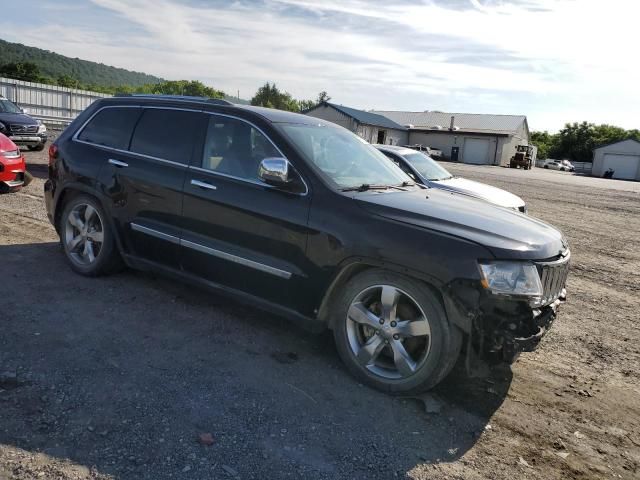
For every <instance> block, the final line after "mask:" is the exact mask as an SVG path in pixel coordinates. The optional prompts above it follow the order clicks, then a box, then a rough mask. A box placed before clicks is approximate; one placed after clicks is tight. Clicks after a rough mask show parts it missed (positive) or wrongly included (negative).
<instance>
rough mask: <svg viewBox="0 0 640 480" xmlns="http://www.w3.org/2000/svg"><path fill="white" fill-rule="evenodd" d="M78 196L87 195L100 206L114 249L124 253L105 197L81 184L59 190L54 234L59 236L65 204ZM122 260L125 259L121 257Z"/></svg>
mask: <svg viewBox="0 0 640 480" xmlns="http://www.w3.org/2000/svg"><path fill="white" fill-rule="evenodd" d="M78 195H87V196H89V197H91V198H93V199H95V200H96V201H97V202H98V203H99V204H100V207H102V210H103V211H104V212H105V214H106V215H105V216H106V219H107V222H109V227H111V229H112V231H113V232H114V238H115V241H116V247H117V249H118V252H119V253H120V254H123V253H125V252H124V250H123V247H122V243H121V238H120V235H119V233H120V232H119V231H118V229H117V228H116V225H115V222H114V221H113V217H112V216H111V210H110V209H109V208H107V205H108V202H106V201H105V200H106V199H105V197H104V196H103V195H101V194H100V192H99V191H97V190H96V189H95V188H92V187H91V186H88V185H85V184H83V183H75V182H74V183H69V184H66V185H64V186H63V187H62V188H61V189H60V193H59V194H58V195H57V198H56V202H55V207H54V211H53V225H54V228H55V229H56V232H58V235H60V231H59V230H60V216H61V215H62V212H63V210H64V207H65V205H66V204H67V202H69V200H71V199H72V198H73V197H76V196H78ZM123 258H125V257H124V256H123Z"/></svg>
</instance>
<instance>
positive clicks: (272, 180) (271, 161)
mask: <svg viewBox="0 0 640 480" xmlns="http://www.w3.org/2000/svg"><path fill="white" fill-rule="evenodd" d="M258 177H259V178H260V180H262V181H263V182H264V183H267V184H269V185H273V186H274V187H284V186H287V185H289V183H290V182H291V179H290V178H289V162H288V161H287V159H286V158H280V157H272V158H265V159H264V160H262V161H261V162H260V167H259V168H258Z"/></svg>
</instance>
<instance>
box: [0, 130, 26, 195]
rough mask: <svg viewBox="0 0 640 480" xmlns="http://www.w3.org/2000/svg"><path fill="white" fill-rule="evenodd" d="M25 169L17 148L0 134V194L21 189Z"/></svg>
mask: <svg viewBox="0 0 640 480" xmlns="http://www.w3.org/2000/svg"><path fill="white" fill-rule="evenodd" d="M26 167H27V166H26V163H25V161H24V155H23V154H22V152H21V151H20V149H19V148H18V146H17V145H16V144H15V143H13V142H12V141H11V140H9V139H8V138H7V137H6V136H4V135H3V134H2V133H0V192H7V191H11V190H14V189H17V188H19V187H21V186H22V185H23V184H24V183H25V174H26Z"/></svg>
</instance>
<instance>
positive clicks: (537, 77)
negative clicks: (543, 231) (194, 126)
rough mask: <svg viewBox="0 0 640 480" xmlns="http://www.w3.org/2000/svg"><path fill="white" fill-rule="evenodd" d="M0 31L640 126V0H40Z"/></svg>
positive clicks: (421, 97) (255, 74)
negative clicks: (27, 11)
mask: <svg viewBox="0 0 640 480" xmlns="http://www.w3.org/2000/svg"><path fill="white" fill-rule="evenodd" d="M28 3H29V4H30V7H29V10H30V11H37V12H38V15H29V21H28V22H27V21H24V20H25V17H24V15H25V13H24V8H25V5H24V3H23V2H12V3H10V4H8V5H5V6H3V7H2V8H3V14H2V17H0V32H2V34H0V36H1V37H2V38H4V39H6V40H9V41H15V42H20V43H24V44H26V45H32V46H36V47H40V48H45V49H48V50H53V51H56V52H58V53H61V54H64V55H68V56H71V57H79V58H83V59H87V60H93V61H97V62H102V63H105V64H108V65H115V66H119V67H123V68H127V69H132V70H137V71H144V72H147V73H151V74H155V75H158V76H161V77H164V78H167V79H181V78H186V79H198V80H202V81H203V82H204V83H206V84H208V85H211V86H213V87H216V88H220V89H222V90H225V91H226V92H228V93H230V94H234V93H235V92H236V91H237V90H238V89H239V90H240V95H241V96H242V97H244V98H250V97H251V96H252V95H253V93H254V92H255V90H256V89H257V88H258V87H259V86H260V85H262V84H263V83H264V82H266V81H275V82H276V83H277V84H278V86H279V87H280V88H282V89H285V90H287V91H289V92H290V93H291V94H292V95H293V96H294V97H296V98H314V97H315V96H316V95H317V93H318V92H319V91H321V90H327V91H328V92H329V94H330V95H331V96H332V97H333V100H334V101H335V102H338V103H342V104H344V105H349V106H352V107H356V108H363V109H372V108H375V109H380V110H411V111H422V110H444V111H451V112H469V113H502V114H524V115H527V116H528V117H529V124H530V126H531V128H532V129H535V130H541V129H549V130H558V129H559V128H561V127H562V126H563V124H564V123H565V122H569V121H582V120H588V121H592V122H596V123H612V124H616V125H619V126H622V127H626V128H640V120H638V119H637V115H636V112H638V111H640V96H639V95H638V93H637V90H638V87H637V85H639V84H640V67H638V62H637V48H638V45H640V42H639V41H638V40H639V39H638V33H637V32H638V27H637V21H638V18H640V2H638V1H637V0H608V1H606V2H602V1H601V0H513V1H507V0H504V1H503V0H449V1H447V0H438V1H436V0H434V1H422V2H421V1H403V0H369V1H365V0H322V1H312V0H234V1H218V0H135V1H134V0H91V1H80V0H57V1H56V2H55V3H54V2H50V1H46V0H31V1H29V2H28Z"/></svg>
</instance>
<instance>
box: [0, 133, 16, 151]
mask: <svg viewBox="0 0 640 480" xmlns="http://www.w3.org/2000/svg"><path fill="white" fill-rule="evenodd" d="M14 150H18V146H17V145H16V144H15V143H13V142H12V141H11V140H10V139H9V138H8V137H7V136H5V135H3V134H2V133H0V152H13V151H14Z"/></svg>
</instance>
